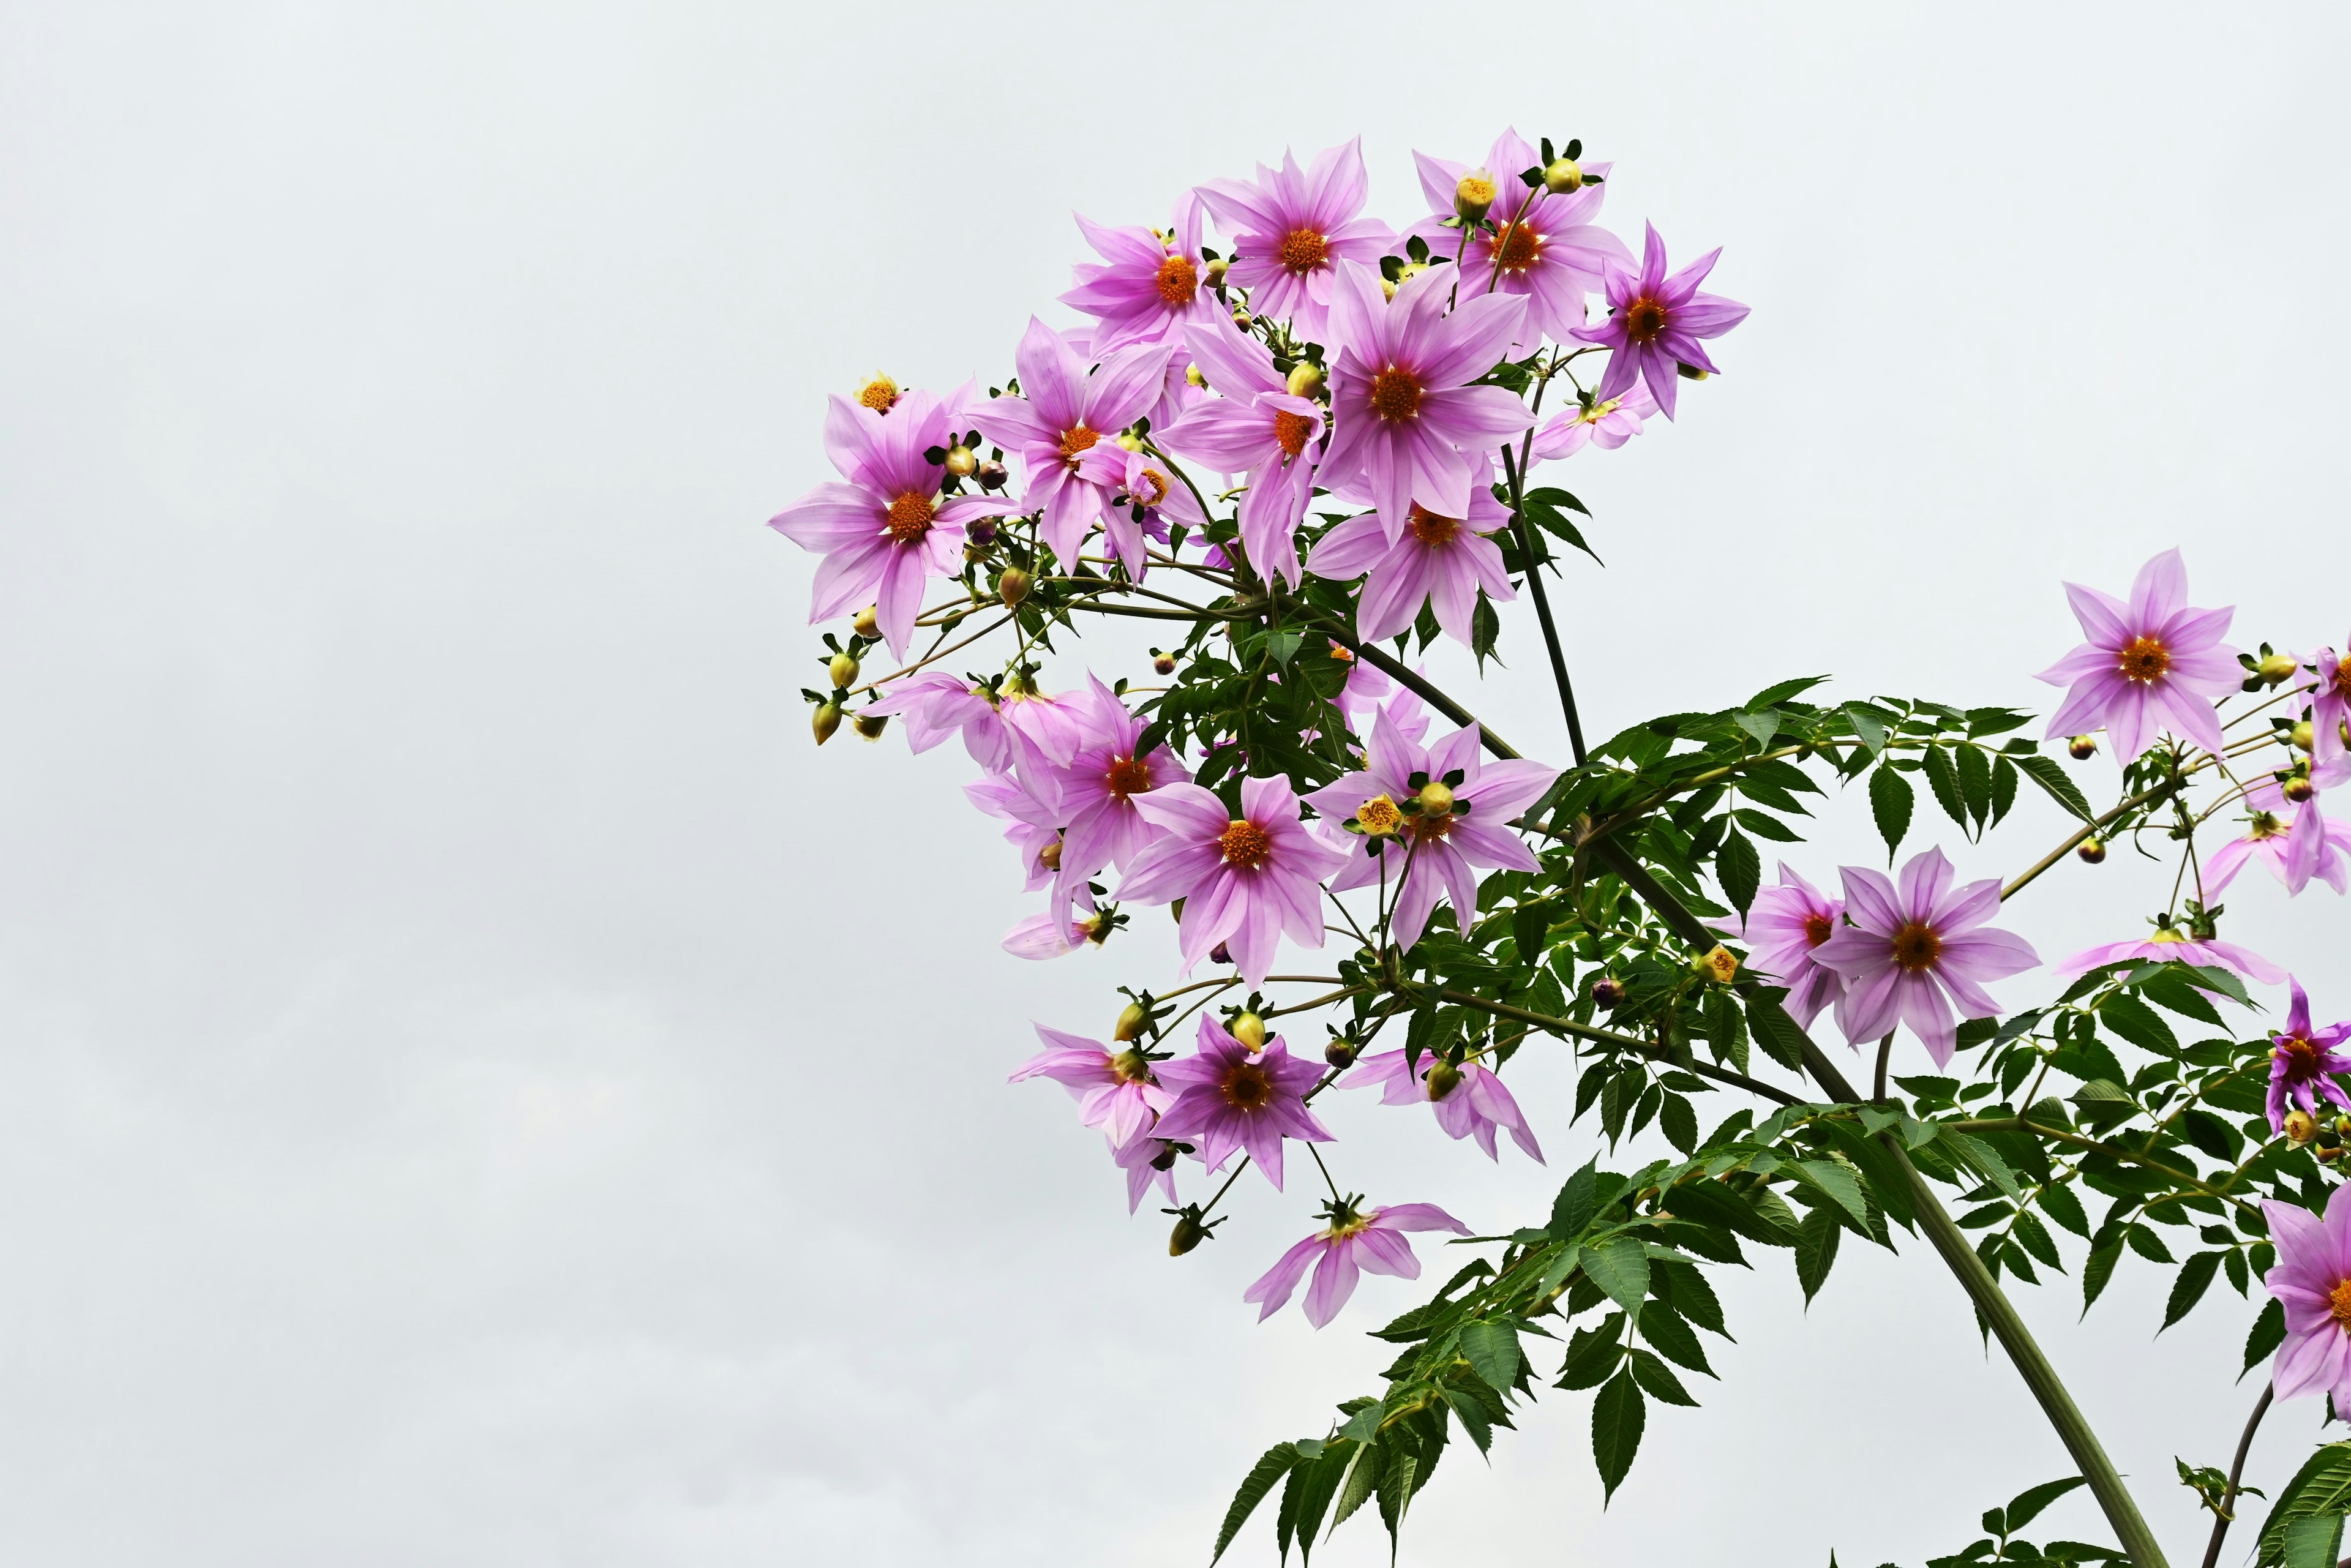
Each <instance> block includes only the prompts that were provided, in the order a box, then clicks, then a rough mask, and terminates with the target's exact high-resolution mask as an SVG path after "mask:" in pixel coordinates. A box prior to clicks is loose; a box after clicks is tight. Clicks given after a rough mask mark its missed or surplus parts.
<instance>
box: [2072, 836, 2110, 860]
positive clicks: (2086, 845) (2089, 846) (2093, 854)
mask: <svg viewBox="0 0 2351 1568" xmlns="http://www.w3.org/2000/svg"><path fill="white" fill-rule="evenodd" d="M2074 853H2075V854H2077V855H2079V856H2080V857H2081V858H2082V863H2083V864H2084V865H2098V864H2100V863H2102V862H2104V861H2105V858H2106V846H2105V844H2103V843H2100V842H2099V841H2097V840H2096V839H2095V838H2088V839H2084V840H2083V841H2081V843H2080V844H2079V845H2078V846H2077V847H2076V848H2075V849H2074Z"/></svg>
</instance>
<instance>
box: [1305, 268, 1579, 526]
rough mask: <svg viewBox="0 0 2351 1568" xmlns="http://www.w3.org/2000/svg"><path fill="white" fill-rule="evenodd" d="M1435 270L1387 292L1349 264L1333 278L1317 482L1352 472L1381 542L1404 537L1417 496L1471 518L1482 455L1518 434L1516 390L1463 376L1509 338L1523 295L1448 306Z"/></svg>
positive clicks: (1443, 512) (1443, 281)
mask: <svg viewBox="0 0 2351 1568" xmlns="http://www.w3.org/2000/svg"><path fill="white" fill-rule="evenodd" d="M1444 270H1445V269H1444V268H1443V267H1432V268H1430V269H1429V270H1428V271H1426V272H1423V273H1419V274H1417V275H1416V276H1415V277H1409V278H1407V279H1405V283H1404V285H1403V287H1399V288H1398V289H1397V290H1396V294H1395V298H1394V299H1388V298H1385V296H1384V292H1383V291H1382V289H1381V287H1380V277H1379V274H1377V273H1375V272H1374V271H1372V270H1371V269H1370V268H1369V267H1357V266H1355V265H1354V264H1353V263H1352V262H1350V263H1347V264H1345V265H1343V266H1342V267H1340V268H1339V272H1338V277H1337V278H1336V280H1335V282H1334V285H1333V290H1332V306H1331V319H1332V329H1333V331H1334V332H1335V333H1336V334H1337V337H1338V340H1339V343H1340V349H1339V352H1338V355H1337V356H1336V358H1335V359H1334V360H1333V361H1332V380H1331V410H1332V413H1331V417H1332V435H1331V449H1330V451H1329V452H1328V453H1327V454H1325V455H1324V456H1323V459H1322V484H1324V485H1325V486H1332V487H1335V486H1341V485H1344V484H1346V483H1348V482H1349V481H1351V480H1354V479H1358V478H1360V479H1361V480H1362V482H1363V486H1364V489H1365V490H1366V491H1368V492H1369V494H1370V496H1371V498H1372V504H1373V506H1374V508H1375V509H1376V510H1377V511H1378V513H1379V518H1380V522H1381V524H1382V525H1383V526H1384V528H1386V529H1387V534H1388V538H1392V539H1393V538H1400V537H1402V535H1403V533H1404V531H1405V528H1407V527H1409V526H1410V524H1411V520H1412V507H1413V504H1414V503H1415V502H1418V503H1419V504H1420V505H1421V506H1422V507H1425V508H1426V510H1427V511H1428V512H1430V513H1431V514H1432V515H1434V516H1437V517H1468V515H1469V507H1470V492H1471V491H1472V490H1473V489H1474V488H1476V485H1477V477H1478V475H1479V472H1480V471H1481V469H1482V468H1483V466H1484V465H1483V464H1482V463H1481V462H1479V461H1478V460H1477V457H1478V455H1482V454H1484V453H1487V452H1490V451H1492V450H1493V449H1495V448H1496V447H1498V446H1499V445H1500V444H1502V443H1503V442H1505V441H1508V440H1510V438H1511V437H1513V436H1516V435H1519V434H1521V433H1523V432H1524V431H1526V430H1527V429H1528V428H1529V427H1530V426H1531V425H1532V424H1533V423H1534V416H1533V415H1532V414H1531V413H1528V412H1527V406H1526V404H1524V403H1522V402H1520V401H1519V400H1518V398H1517V396H1516V395H1514V394H1513V393H1511V392H1508V391H1506V390H1504V389H1503V388H1501V387H1495V386H1484V387H1481V386H1475V385H1472V384H1471V383H1472V382H1476V381H1477V380H1478V379H1479V377H1481V376H1483V375H1484V374H1485V373H1486V372H1487V371H1490V370H1492V369H1493V368H1494V366H1495V364H1496V363H1497V362H1498V361H1500V359H1501V358H1502V356H1503V354H1504V352H1505V351H1506V350H1508V349H1509V348H1510V344H1511V342H1512V341H1513V340H1515V339H1516V338H1517V336H1518V334H1519V330H1520V326H1521V324H1522V323H1523V321H1524V319H1525V316H1526V308H1527V307H1526V301H1525V300H1523V299H1518V298H1511V297H1510V296H1508V295H1497V294H1488V295H1483V296H1480V297H1479V298H1476V299H1465V300H1463V301H1461V303H1460V304H1459V305H1458V306H1457V307H1456V308H1454V309H1453V311H1452V313H1451V314H1449V315H1448V314H1447V313H1446V308H1445V296H1446V290H1447V287H1449V285H1450V282H1451V280H1450V279H1448V278H1447V277H1444V276H1443V273H1444Z"/></svg>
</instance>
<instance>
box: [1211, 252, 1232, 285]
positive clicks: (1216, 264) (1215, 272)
mask: <svg viewBox="0 0 2351 1568" xmlns="http://www.w3.org/2000/svg"><path fill="white" fill-rule="evenodd" d="M1231 266H1232V263H1231V262H1229V261H1227V260H1226V259H1225V258H1224V257H1223V256H1216V257H1214V258H1212V259H1211V260H1210V261H1209V263H1208V287H1211V288H1222V287H1224V286H1225V272H1226V269H1227V268H1228V267H1231Z"/></svg>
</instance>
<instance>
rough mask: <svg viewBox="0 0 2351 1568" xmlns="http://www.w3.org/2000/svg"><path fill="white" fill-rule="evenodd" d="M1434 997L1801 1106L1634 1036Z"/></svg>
mask: <svg viewBox="0 0 2351 1568" xmlns="http://www.w3.org/2000/svg"><path fill="white" fill-rule="evenodd" d="M1437 995H1438V996H1439V997H1441V998H1444V999H1445V1000H1447V1001H1448V1002H1452V1003H1455V1004H1457V1005H1458V1006H1460V1007H1465V1008H1475V1009H1478V1010H1479V1012H1483V1013H1490V1014H1492V1015H1493V1016H1494V1017H1496V1018H1499V1019H1511V1020H1512V1021H1514V1022H1517V1023H1523V1024H1530V1025H1531V1026H1533V1027H1534V1028H1536V1029H1540V1030H1546V1031H1548V1032H1550V1033H1552V1034H1565V1035H1573V1036H1574V1037H1576V1038H1577V1039H1579V1040H1595V1041H1597V1042H1599V1043H1600V1044H1602V1045H1609V1046H1614V1047H1615V1048H1616V1049H1617V1050H1619V1051H1638V1052H1640V1053H1641V1054H1642V1055H1643V1056H1646V1057H1647V1058H1649V1060H1651V1061H1662V1062H1666V1063H1667V1064H1668V1065H1670V1066H1674V1067H1677V1068H1679V1069H1681V1070H1682V1071H1685V1072H1695V1073H1697V1074H1698V1076H1699V1077H1701V1078H1711V1079H1713V1080H1714V1081H1715V1082H1718V1083H1728V1084H1730V1085H1731V1086H1732V1087H1734V1088H1739V1089H1744V1090H1746V1091H1748V1092H1750V1093H1752V1094H1761V1096H1763V1098H1765V1099H1766V1100H1771V1101H1776V1102H1777V1103H1780V1104H1782V1105H1802V1103H1804V1099H1803V1096H1802V1095H1800V1094H1791V1093H1789V1092H1787V1091H1786V1090H1785V1089H1782V1088H1781V1087H1779V1086H1778V1085H1777V1084H1773V1083H1766V1082H1763V1081H1762V1080H1761V1079H1760V1078H1750V1077H1748V1076H1747V1075H1746V1074H1745V1073H1743V1072H1733V1071H1730V1069H1729V1068H1727V1067H1715V1066H1712V1065H1710V1064H1708V1063H1707V1062H1703V1061H1677V1059H1676V1058H1675V1056H1674V1054H1673V1053H1672V1052H1671V1051H1667V1049H1666V1048H1665V1047H1664V1046H1662V1045H1658V1044H1656V1042H1655V1041H1653V1040H1643V1039H1641V1038H1639V1037H1638V1036H1636V1035H1629V1034H1618V1033H1616V1032H1615V1031H1614V1030H1605V1029H1594V1028H1593V1026H1592V1025H1590V1024H1587V1023H1578V1022H1576V1021H1575V1020H1574V1019H1562V1018H1552V1016H1551V1015H1549V1014H1548V1013H1538V1012H1530V1011H1528V1010H1527V1009H1524V1008H1514V1007H1512V1006H1510V1004H1509V1003H1508V1002H1489V1001H1488V1000H1487V999H1486V998H1483V997H1473V996H1471V995H1470V994H1469V993H1468V992H1467V991H1456V990H1451V989H1446V990H1440V991H1438V992H1437Z"/></svg>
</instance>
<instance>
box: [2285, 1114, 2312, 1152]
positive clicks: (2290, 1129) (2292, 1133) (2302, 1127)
mask: <svg viewBox="0 0 2351 1568" xmlns="http://www.w3.org/2000/svg"><path fill="white" fill-rule="evenodd" d="M2317 1135H2318V1120H2317V1118H2316V1117H2314V1116H2313V1115H2312V1114H2311V1113H2309V1112H2307V1111H2305V1110H2304V1109H2302V1107H2300V1106H2299V1105H2297V1106H2295V1107H2294V1109H2293V1110H2291V1111H2288V1112H2287V1113H2285V1141H2286V1142H2287V1143H2289V1144H2292V1145H2294V1147H2295V1148H2297V1149H2298V1148H2300V1147H2302V1145H2304V1144H2306V1143H2308V1142H2310V1140H2311V1139H2313V1138H2314V1137H2316V1136H2317Z"/></svg>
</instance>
